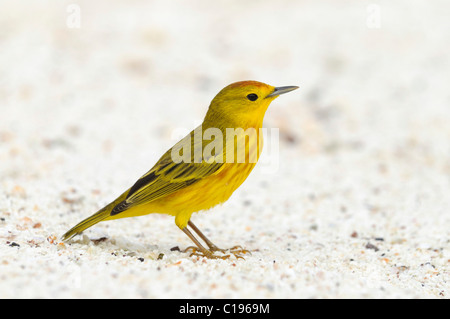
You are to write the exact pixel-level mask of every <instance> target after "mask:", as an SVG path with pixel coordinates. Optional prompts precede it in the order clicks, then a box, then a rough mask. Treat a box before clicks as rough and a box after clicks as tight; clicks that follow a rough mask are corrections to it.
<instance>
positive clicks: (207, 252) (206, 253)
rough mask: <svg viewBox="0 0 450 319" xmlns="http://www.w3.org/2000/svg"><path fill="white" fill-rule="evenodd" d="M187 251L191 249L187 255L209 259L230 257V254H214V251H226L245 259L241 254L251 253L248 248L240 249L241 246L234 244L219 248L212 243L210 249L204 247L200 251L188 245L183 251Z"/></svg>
mask: <svg viewBox="0 0 450 319" xmlns="http://www.w3.org/2000/svg"><path fill="white" fill-rule="evenodd" d="M189 251H192V252H191V254H190V255H189V257H192V256H198V257H206V258H210V259H223V260H226V259H228V258H230V255H224V256H217V255H214V252H216V251H218V252H221V253H223V254H225V253H226V252H230V253H231V254H233V255H234V256H235V257H236V258H237V259H239V258H241V259H244V260H245V258H244V257H242V256H241V254H251V253H250V251H249V250H246V249H242V247H241V246H234V247H231V248H229V249H222V248H219V247H217V246H215V245H214V246H211V247H210V250H206V249H205V251H202V250H201V249H199V248H198V247H195V246H189V247H187V248H186V249H185V250H184V251H183V252H184V253H187V252H189Z"/></svg>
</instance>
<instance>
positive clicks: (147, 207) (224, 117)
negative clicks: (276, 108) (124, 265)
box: [62, 81, 298, 258]
mask: <svg viewBox="0 0 450 319" xmlns="http://www.w3.org/2000/svg"><path fill="white" fill-rule="evenodd" d="M297 88H298V87H297V86H284V87H273V86H270V85H267V84H264V83H261V82H256V81H241V82H236V83H233V84H230V85H228V86H227V87H225V88H224V89H222V90H221V91H220V92H219V93H218V94H217V95H216V96H215V98H214V99H213V100H212V102H211V104H210V106H209V109H208V112H207V114H206V116H205V119H204V120H203V123H202V125H200V126H199V127H198V128H196V129H195V130H193V131H192V132H191V133H190V134H188V135H187V136H186V137H185V138H183V139H182V140H181V141H179V142H178V143H177V144H175V146H174V147H172V148H171V149H169V150H168V151H167V152H166V153H165V154H164V155H163V156H162V157H161V158H160V159H159V161H158V162H157V163H156V164H155V165H154V166H153V168H152V169H151V170H150V171H148V172H147V173H146V174H145V175H143V176H142V177H141V178H140V179H139V180H138V181H137V182H136V183H135V184H134V185H133V186H132V187H131V188H129V189H128V190H127V191H125V192H124V193H123V194H122V195H120V196H119V197H118V198H117V199H116V200H114V201H113V202H112V203H110V204H109V205H107V206H106V207H104V208H102V209H101V210H99V211H98V212H97V213H95V214H94V215H92V216H91V217H88V218H86V219H85V220H83V221H81V222H80V223H79V224H77V225H76V226H75V227H73V228H72V229H70V230H69V231H68V232H66V233H65V234H64V235H63V237H62V239H63V240H68V239H70V238H72V237H73V236H75V235H77V234H80V233H81V232H82V231H83V230H85V229H86V228H88V227H91V226H92V225H94V224H97V223H98V222H100V221H105V220H112V219H118V218H125V217H134V216H140V215H146V214H151V213H160V214H168V215H172V216H175V224H176V225H177V226H178V227H179V228H180V229H181V230H182V231H183V232H184V233H186V235H187V236H188V237H189V238H190V239H191V240H192V241H193V242H194V243H195V245H196V246H197V247H190V248H191V249H192V251H193V253H192V254H194V255H201V256H206V257H208V258H226V257H228V255H227V256H222V257H217V256H216V255H214V252H216V251H221V252H225V251H226V250H225V249H220V248H218V247H217V246H216V245H214V244H213V243H212V242H211V241H210V240H209V239H208V238H206V236H205V235H203V234H202V233H201V232H200V230H199V229H198V228H197V227H196V226H195V225H194V224H193V223H192V221H190V218H191V215H192V213H194V212H198V211H201V210H206V209H209V208H211V207H213V206H215V205H217V204H220V203H223V202H225V201H226V200H228V198H229V197H230V196H231V194H232V193H233V192H234V191H235V190H236V189H237V188H238V187H239V186H240V185H241V184H242V183H243V182H244V181H245V179H246V178H247V177H248V175H249V174H250V172H251V171H252V169H253V168H254V166H255V165H256V162H257V161H258V159H259V155H260V153H261V150H262V134H260V129H261V127H262V124H263V119H264V114H265V112H266V110H267V108H268V106H269V104H270V103H271V102H272V101H273V100H274V99H275V98H276V97H278V96H279V95H280V94H283V93H286V92H290V91H292V90H295V89H297ZM213 136H214V139H212V137H213ZM247 141H248V142H247ZM242 142H244V143H242ZM188 226H190V228H192V230H194V231H195V232H196V233H197V234H198V235H199V236H200V238H201V239H203V241H204V242H205V243H206V244H207V246H208V248H209V249H207V248H205V247H204V246H203V245H202V244H201V243H200V242H199V241H198V240H197V238H195V236H194V235H193V234H192V233H191V232H190V230H189V229H188ZM230 251H231V252H232V253H234V254H235V255H236V256H239V253H245V252H246V251H245V250H238V249H237V246H236V247H234V248H231V250H230Z"/></svg>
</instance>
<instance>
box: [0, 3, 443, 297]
mask: <svg viewBox="0 0 450 319" xmlns="http://www.w3.org/2000/svg"><path fill="white" fill-rule="evenodd" d="M111 2H112V1H106V0H105V1H95V3H94V2H93V1H81V0H78V1H70V2H66V1H56V2H55V1H38V2H36V1H31V0H30V1H20V2H19V1H2V2H1V7H2V13H1V14H0V30H1V31H0V108H1V117H0V185H1V188H0V298H6V297H13V298H24V297H44V298H53V297H62V298H78V297H87V298H91V297H105V298H114V297H121V298H136V297H137V298H141V297H145V298H204V297H210V298H216V297H225V298H227V297H232V298H250V297H254V298H311V297H312V298H351V297H359V298H448V297H449V296H450V283H449V281H450V278H449V276H450V268H449V264H450V254H449V238H450V237H449V235H450V212H449V210H450V196H449V187H450V159H449V158H450V126H449V125H448V123H449V120H450V108H449V107H450V105H449V104H450V95H449V91H448V84H449V82H450V81H449V74H450V65H449V59H448V52H450V42H449V41H448V39H449V36H450V21H449V19H448V15H446V13H445V12H446V11H448V9H449V3H448V1H437V2H434V6H431V5H426V4H425V3H426V2H425V1H417V3H415V2H416V1H395V3H393V2H392V1H378V2H376V4H378V5H379V8H380V9H381V25H380V28H379V29H371V28H368V27H367V25H366V20H367V18H368V14H370V12H371V11H370V10H369V13H368V11H367V8H368V5H369V4H370V3H371V2H368V1H346V2H345V6H344V5H342V4H341V5H338V4H337V2H336V1H331V0H329V1H278V2H276V3H275V2H272V1H266V2H262V1H261V2H258V1H246V2H245V3H244V2H243V1H220V2H218V4H216V5H212V4H211V2H209V1H185V2H183V3H181V2H176V3H175V2H170V3H169V2H168V1H143V0H142V1H114V2H113V3H111ZM69 3H76V4H78V5H79V6H80V8H81V25H80V26H81V28H75V29H71V28H68V27H67V25H66V19H67V18H68V15H69V13H67V11H66V10H67V5H68V4H69ZM245 79H254V80H259V81H263V82H266V83H269V84H272V85H299V86H300V87H301V89H300V90H297V91H295V92H292V93H289V94H287V95H285V96H282V97H280V98H279V99H278V100H276V101H275V102H274V103H273V104H272V106H271V108H270V109H269V111H268V112H267V114H266V121H265V125H266V127H268V128H280V143H279V160H280V161H279V167H278V169H276V170H272V169H270V167H268V166H264V165H262V166H260V167H257V169H255V171H254V172H253V173H252V175H251V176H250V177H249V179H248V180H247V181H246V183H245V184H244V185H243V186H242V187H241V188H240V189H239V190H238V191H237V192H236V193H235V195H233V197H232V199H231V200H230V201H229V202H227V203H226V204H224V205H223V206H221V207H217V208H215V209H214V210H212V211H209V212H207V213H200V214H197V215H194V217H193V221H194V222H195V223H196V224H197V226H199V227H200V229H202V230H203V231H204V232H205V234H206V235H207V236H209V237H210V238H211V239H212V240H213V241H214V242H215V243H216V244H217V245H218V246H222V247H230V246H233V245H236V244H239V245H242V246H243V247H245V248H247V249H249V250H251V251H252V255H250V256H247V257H246V259H245V260H236V259H229V260H226V261H222V260H206V259H198V258H195V257H192V258H190V257H189V255H188V254H184V253H180V252H179V251H171V248H173V247H175V246H178V247H180V248H181V249H183V248H185V247H187V246H189V245H191V242H190V240H189V239H188V238H187V237H186V236H185V235H184V234H183V233H182V232H181V231H180V230H179V229H178V228H177V227H176V226H175V224H174V221H173V218H172V217H168V216H161V215H149V216H145V217H140V218H135V219H127V220H118V221H113V222H107V223H101V224H98V225H97V226H95V227H93V228H92V229H90V230H89V231H87V232H85V235H84V236H82V237H77V238H75V240H74V241H72V242H71V243H66V244H61V243H60V241H59V236H61V235H62V234H63V233H64V232H65V231H66V230H67V229H68V228H70V227H72V226H73V225H74V224H75V223H77V222H78V221H80V220H81V219H82V218H85V217H87V216H88V215H90V214H92V213H93V212H95V211H96V210H97V209H98V208H100V207H101V206H102V205H104V204H107V203H108V202H109V201H110V200H112V199H114V198H115V197H116V196H117V195H119V194H120V193H121V192H122V191H123V190H125V189H126V188H127V187H129V186H130V185H131V184H132V183H134V182H135V180H136V179H137V178H139V176H140V175H142V174H143V173H145V172H146V171H147V170H148V169H149V168H150V167H151V166H152V164H153V163H154V162H155V161H156V160H157V159H158V158H159V156H160V155H161V154H162V153H163V152H164V151H165V150H166V149H167V148H168V147H170V146H171V145H172V144H173V143H174V142H175V141H176V137H179V136H180V134H182V132H185V131H187V130H190V129H192V128H193V127H195V125H197V124H199V123H200V122H201V120H202V117H203V115H204V114H205V112H206V109H207V106H208V103H209V102H210V100H211V99H212V97H213V96H214V95H215V93H217V92H218V90H220V89H221V88H222V87H224V86H225V85H227V84H229V83H231V82H234V81H238V80H245ZM267 146H270V145H267ZM268 150H269V148H266V150H265V153H264V155H263V156H266V157H267V156H268V155H269V154H270V153H269V152H268ZM272 168H273V167H272ZM103 237H106V240H103V241H100V242H97V241H92V240H95V239H99V238H103ZM158 256H162V259H160V260H158Z"/></svg>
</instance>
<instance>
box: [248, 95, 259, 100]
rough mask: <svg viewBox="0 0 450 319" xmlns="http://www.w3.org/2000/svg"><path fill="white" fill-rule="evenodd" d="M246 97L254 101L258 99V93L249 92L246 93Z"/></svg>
mask: <svg viewBox="0 0 450 319" xmlns="http://www.w3.org/2000/svg"><path fill="white" fill-rule="evenodd" d="M247 99H249V100H250V101H256V100H257V99H258V95H256V94H255V93H251V94H249V95H247Z"/></svg>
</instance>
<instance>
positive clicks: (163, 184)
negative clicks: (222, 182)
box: [111, 131, 223, 216]
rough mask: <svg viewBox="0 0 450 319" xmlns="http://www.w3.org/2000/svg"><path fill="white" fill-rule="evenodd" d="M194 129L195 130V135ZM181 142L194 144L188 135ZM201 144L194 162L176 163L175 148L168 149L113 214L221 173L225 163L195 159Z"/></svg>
mask: <svg viewBox="0 0 450 319" xmlns="http://www.w3.org/2000/svg"><path fill="white" fill-rule="evenodd" d="M193 132H194V131H193ZM193 132H191V135H192V134H193ZM188 137H189V135H188ZM179 143H181V145H182V144H183V143H189V147H192V145H191V139H186V138H185V139H184V141H183V140H181V141H180V142H179ZM197 147H202V145H201V144H200V145H194V147H193V149H194V152H193V153H192V157H191V160H190V162H179V163H177V162H174V161H173V158H172V157H173V156H172V155H173V154H172V149H170V150H169V151H167V152H166V153H165V154H164V155H163V156H162V157H161V159H160V160H159V161H158V162H157V163H156V164H155V166H154V167H153V168H152V169H151V170H150V171H149V172H147V173H146V174H145V175H144V176H142V177H141V178H140V179H139V180H138V181H137V182H136V183H135V184H134V185H133V186H132V187H131V188H130V190H129V191H128V194H127V196H126V199H125V200H123V201H122V202H120V203H119V204H117V205H116V206H115V207H114V208H113V209H112V211H111V216H113V215H117V214H119V213H121V212H123V211H125V210H127V209H129V208H131V207H134V206H138V205H141V204H146V203H149V202H151V201H154V200H156V199H159V198H161V197H164V196H167V195H170V194H173V193H174V192H176V191H179V190H181V189H183V188H185V187H187V186H190V185H192V184H194V183H196V182H198V181H199V180H201V179H203V178H205V177H208V176H210V175H212V174H216V173H218V172H219V171H220V170H221V169H222V168H223V163H219V162H215V161H213V160H212V159H211V158H209V159H206V160H207V161H208V162H206V161H202V162H200V163H195V162H194V154H195V149H196V148H197ZM202 149H203V147H202ZM219 156H221V155H219Z"/></svg>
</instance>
